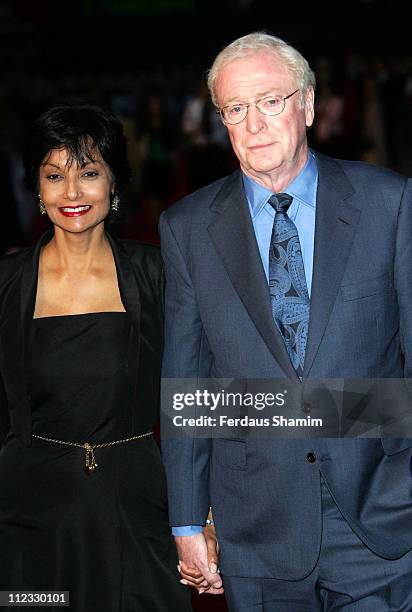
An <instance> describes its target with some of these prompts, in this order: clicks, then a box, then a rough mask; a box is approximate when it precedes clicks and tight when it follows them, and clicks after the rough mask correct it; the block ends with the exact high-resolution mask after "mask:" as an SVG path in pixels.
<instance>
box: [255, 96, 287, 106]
mask: <svg viewBox="0 0 412 612" xmlns="http://www.w3.org/2000/svg"><path fill="white" fill-rule="evenodd" d="M281 102H282V98H277V97H271V98H264V99H263V100H261V102H260V103H261V104H262V105H263V106H264V107H265V108H276V107H277V106H279V104H281Z"/></svg>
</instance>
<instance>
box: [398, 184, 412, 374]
mask: <svg viewBox="0 0 412 612" xmlns="http://www.w3.org/2000/svg"><path fill="white" fill-rule="evenodd" d="M411 237H412V180H411V179H409V180H408V181H407V183H406V187H405V190H404V192H403V195H402V200H401V205H400V208H399V216H398V225H397V237H396V248H395V271H394V281H395V288H396V292H397V297H398V304H399V324H400V338H401V346H402V352H403V356H404V359H405V364H404V374H405V377H406V378H412V238H411Z"/></svg>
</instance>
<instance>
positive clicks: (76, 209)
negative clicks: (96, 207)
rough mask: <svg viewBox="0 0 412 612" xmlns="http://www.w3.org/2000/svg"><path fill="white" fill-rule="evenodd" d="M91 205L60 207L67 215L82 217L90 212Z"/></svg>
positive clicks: (63, 213)
mask: <svg viewBox="0 0 412 612" xmlns="http://www.w3.org/2000/svg"><path fill="white" fill-rule="evenodd" d="M90 209H91V206H89V205H85V206H62V207H61V208H59V210H60V212H61V214H62V215H64V216H65V217H81V216H82V215H85V214H86V213H88V212H89V210H90Z"/></svg>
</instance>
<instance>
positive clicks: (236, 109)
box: [228, 104, 243, 115]
mask: <svg viewBox="0 0 412 612" xmlns="http://www.w3.org/2000/svg"><path fill="white" fill-rule="evenodd" d="M228 110H229V115H240V113H241V112H242V111H243V104H237V105H236V106H231V107H230V108H229V109H228Z"/></svg>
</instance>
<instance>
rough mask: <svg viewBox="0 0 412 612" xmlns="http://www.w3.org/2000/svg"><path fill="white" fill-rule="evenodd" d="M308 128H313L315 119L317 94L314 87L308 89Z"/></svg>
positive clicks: (306, 101) (306, 110) (306, 105)
mask: <svg viewBox="0 0 412 612" xmlns="http://www.w3.org/2000/svg"><path fill="white" fill-rule="evenodd" d="M305 118H306V127H311V125H312V123H313V120H314V118H315V92H314V91H313V87H308V90H307V92H306V99H305Z"/></svg>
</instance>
